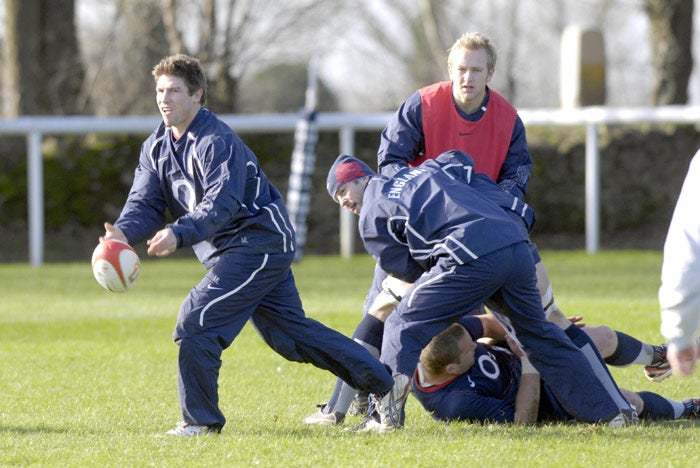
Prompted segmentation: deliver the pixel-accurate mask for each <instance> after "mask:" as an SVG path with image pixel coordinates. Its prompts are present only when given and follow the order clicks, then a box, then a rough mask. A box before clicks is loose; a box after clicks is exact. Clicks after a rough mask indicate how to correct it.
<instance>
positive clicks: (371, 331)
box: [304, 151, 667, 425]
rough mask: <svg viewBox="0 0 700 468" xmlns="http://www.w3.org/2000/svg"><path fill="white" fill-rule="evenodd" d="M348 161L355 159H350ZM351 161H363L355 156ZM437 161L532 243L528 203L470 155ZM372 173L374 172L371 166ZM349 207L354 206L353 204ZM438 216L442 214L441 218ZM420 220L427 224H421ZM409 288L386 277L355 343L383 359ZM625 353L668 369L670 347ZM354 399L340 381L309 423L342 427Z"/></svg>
mask: <svg viewBox="0 0 700 468" xmlns="http://www.w3.org/2000/svg"><path fill="white" fill-rule="evenodd" d="M348 158H350V157H349V156H348ZM339 159H340V158H339ZM351 159H353V160H355V161H358V160H356V159H355V158H351ZM348 160H350V159H348ZM437 161H438V163H437V164H438V166H440V167H444V168H445V171H446V173H449V174H448V176H449V177H450V178H451V179H452V180H453V181H454V182H455V186H456V187H457V189H459V186H460V185H459V184H460V183H463V182H465V179H466V178H468V179H469V182H468V183H466V185H468V186H469V187H471V188H473V189H474V190H476V191H477V192H478V193H479V194H480V195H481V196H483V197H485V198H487V199H488V200H489V201H491V202H494V203H495V204H497V205H498V206H500V207H501V208H502V210H503V212H504V213H506V215H507V216H508V217H509V218H510V219H511V220H513V221H515V223H514V224H515V225H516V226H517V228H518V230H519V232H520V235H521V236H523V237H524V238H525V239H528V233H529V230H530V229H531V227H532V224H533V223H534V214H533V212H532V210H531V209H530V207H529V206H528V205H526V204H524V203H523V202H522V201H521V200H519V199H518V198H517V197H514V196H513V195H511V194H509V193H507V192H505V191H503V190H502V189H500V188H499V187H498V186H497V185H496V184H495V183H494V182H493V181H492V180H491V179H490V178H489V177H488V176H487V175H485V174H481V173H477V172H474V166H473V161H472V160H471V158H470V157H469V156H468V155H466V154H465V153H463V152H461V151H448V152H446V153H443V154H442V155H440V156H439V157H438V158H437ZM358 162H360V161H358ZM367 170H368V171H370V172H371V170H369V168H368V169H367ZM404 171H409V172H410V169H405V170H404ZM372 174H373V173H372ZM329 178H330V176H329ZM398 183H399V184H405V182H404V181H399V182H398ZM396 192H397V191H394V192H393V193H396ZM329 193H330V190H329ZM333 195H334V194H331V196H333ZM391 196H392V192H391V191H390V193H389V197H391ZM352 206H353V207H354V206H358V203H354V204H353V205H352ZM346 207H347V208H350V206H349V205H348V206H346ZM434 216H438V214H436V215H434ZM427 217H428V216H427V215H426V218H427ZM421 222H426V221H425V220H422V221H421ZM437 245H438V246H439V245H440V244H439V243H438V244H437ZM528 248H529V249H530V253H531V254H532V257H533V259H534V262H535V264H540V263H541V260H540V257H539V253H538V252H537V248H536V246H535V245H534V244H532V243H529V242H528ZM536 271H537V272H538V276H537V284H538V285H540V283H544V284H546V285H548V287H545V288H543V289H542V290H540V291H539V293H540V297H541V304H544V305H546V306H545V307H544V312H545V316H546V317H547V319H548V320H549V321H550V322H553V323H555V324H557V325H558V326H559V327H560V328H562V329H566V328H567V327H568V326H569V325H570V323H569V321H568V320H567V319H566V317H565V316H564V314H563V313H562V312H561V310H560V309H559V308H558V307H557V306H556V304H555V302H554V299H553V296H552V293H551V286H549V284H550V283H549V279H548V278H545V279H544V280H543V279H542V278H541V276H540V275H539V272H540V271H542V270H541V269H539V270H538V269H536ZM377 277H378V275H376V274H375V280H376V278H377ZM410 287H411V285H410V284H407V283H405V282H404V283H401V282H400V281H396V280H395V279H394V278H392V277H387V278H386V279H385V281H384V282H383V287H382V288H380V289H381V291H380V292H379V293H378V294H377V295H376V296H373V293H370V295H369V298H370V299H371V298H374V300H373V303H372V306H371V307H369V308H368V312H367V313H366V314H365V315H364V316H363V319H362V321H361V322H360V324H359V325H358V327H357V328H356V330H355V332H354V334H353V339H355V340H356V341H358V342H359V343H361V344H362V345H363V346H365V347H366V348H367V349H368V350H369V351H370V352H372V353H373V354H374V355H375V356H379V352H380V350H381V347H382V342H383V337H384V323H385V321H386V319H387V317H389V316H390V314H391V313H392V311H393V310H394V308H395V307H396V306H397V305H398V304H399V299H400V298H401V297H403V296H405V295H406V294H407V293H408V289H409V288H410ZM373 289H374V288H373ZM368 300H369V299H368ZM478 311H479V308H477V309H475V311H474V312H473V313H478ZM620 339H622V340H625V337H624V336H620ZM625 341H626V340H625ZM585 344H586V343H585V337H582V341H581V343H580V346H585ZM620 351H621V352H624V353H625V355H624V359H625V360H626V362H624V365H629V364H632V363H637V362H640V363H642V364H647V365H654V366H655V369H659V370H661V371H662V368H663V366H664V365H665V364H664V363H665V360H664V358H665V356H664V351H665V348H663V347H657V348H652V346H651V345H645V346H642V344H641V343H639V342H633V343H630V345H629V346H626V345H625V343H623V346H621V347H620ZM630 353H632V354H634V356H629V354H630ZM638 356H639V357H638ZM637 359H639V361H637ZM589 361H591V364H592V365H593V366H596V365H597V363H596V359H595V358H594V357H589ZM666 371H667V369H666ZM355 395H356V392H355V390H354V389H352V388H351V387H349V386H348V385H346V384H345V383H344V382H343V381H342V380H337V381H336V386H335V389H334V391H333V394H332V395H331V398H330V399H329V402H328V404H326V405H323V406H322V407H321V408H320V409H319V410H318V411H316V412H315V413H313V414H311V415H309V416H308V417H307V418H306V419H305V420H304V422H305V423H307V424H331V425H334V424H339V423H340V422H342V420H343V418H344V415H345V414H346V413H347V412H348V409H349V407H350V404H351V402H352V400H353V398H354V397H355Z"/></svg>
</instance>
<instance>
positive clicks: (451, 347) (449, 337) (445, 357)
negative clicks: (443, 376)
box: [420, 323, 467, 374]
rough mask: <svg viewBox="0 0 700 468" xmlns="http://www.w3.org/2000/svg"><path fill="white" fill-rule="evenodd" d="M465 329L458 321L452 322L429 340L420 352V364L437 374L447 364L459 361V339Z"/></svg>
mask: <svg viewBox="0 0 700 468" xmlns="http://www.w3.org/2000/svg"><path fill="white" fill-rule="evenodd" d="M466 333H467V330H466V329H465V328H464V327H463V326H462V325H460V324H458V323H453V324H452V325H450V326H449V327H447V329H445V330H443V331H441V332H440V333H438V334H437V335H435V336H434V337H433V339H432V340H430V343H428V344H427V346H426V347H425V348H423V350H422V351H421V353H420V365H421V366H423V368H424V369H425V370H427V371H428V372H432V373H435V374H439V373H442V372H444V371H445V367H447V365H448V364H452V363H454V362H459V354H460V350H459V340H461V339H462V337H463V336H464V335H465V334H466Z"/></svg>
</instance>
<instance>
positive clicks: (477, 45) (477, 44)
mask: <svg viewBox="0 0 700 468" xmlns="http://www.w3.org/2000/svg"><path fill="white" fill-rule="evenodd" d="M478 49H484V50H485V51H486V56H487V58H486V64H487V66H488V69H489V70H493V69H494V68H495V67H496V58H497V53H496V48H495V47H494V46H493V44H491V41H490V40H489V38H488V37H486V36H484V35H483V34H481V33H478V32H468V33H464V34H462V36H461V37H460V38H459V39H457V40H456V41H455V43H454V44H452V47H450V48H449V49H448V52H449V55H448V56H447V67H448V68H449V67H451V66H452V63H453V62H454V55H455V54H456V53H457V51H460V50H478Z"/></svg>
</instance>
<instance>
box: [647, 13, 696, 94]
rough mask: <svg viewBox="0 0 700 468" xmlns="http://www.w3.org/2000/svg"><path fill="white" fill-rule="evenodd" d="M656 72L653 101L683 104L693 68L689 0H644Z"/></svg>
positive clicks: (691, 14)
mask: <svg viewBox="0 0 700 468" xmlns="http://www.w3.org/2000/svg"><path fill="white" fill-rule="evenodd" d="M644 8H645V10H646V12H647V15H648V16H649V22H650V25H651V44H652V53H653V58H652V61H653V65H654V70H655V72H656V77H655V82H654V90H653V103H654V105H668V104H685V103H687V101H688V80H689V78H690V73H691V72H692V70H693V56H692V52H691V43H692V37H693V34H692V33H693V0H644Z"/></svg>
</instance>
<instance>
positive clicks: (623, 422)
mask: <svg viewBox="0 0 700 468" xmlns="http://www.w3.org/2000/svg"><path fill="white" fill-rule="evenodd" d="M635 424H639V416H638V415H637V410H636V409H634V407H632V408H630V409H624V410H622V411H620V414H618V415H617V416H615V417H614V418H612V419H611V420H610V421H608V426H610V427H623V426H633V425H635Z"/></svg>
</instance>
